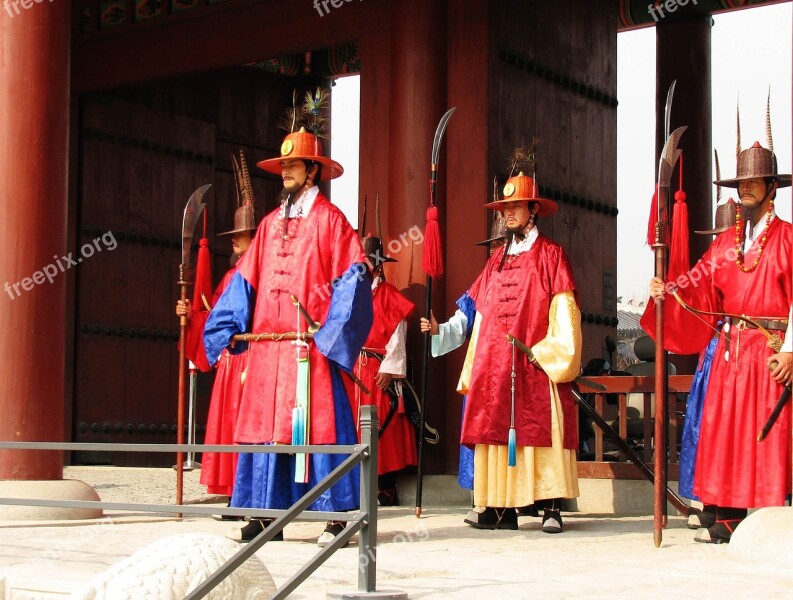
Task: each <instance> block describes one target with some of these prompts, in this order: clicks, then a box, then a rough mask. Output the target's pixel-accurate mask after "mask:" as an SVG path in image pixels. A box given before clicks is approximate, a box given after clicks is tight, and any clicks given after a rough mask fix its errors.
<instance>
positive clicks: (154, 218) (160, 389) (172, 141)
mask: <svg viewBox="0 0 793 600" xmlns="http://www.w3.org/2000/svg"><path fill="white" fill-rule="evenodd" d="M81 121H82V123H81V132H80V158H79V160H80V166H79V173H80V181H79V184H78V185H79V203H78V227H77V232H78V235H79V241H78V242H77V247H76V248H75V249H74V251H73V253H72V259H73V260H74V261H75V262H76V263H78V264H77V265H76V266H73V267H72V268H75V269H76V292H75V298H76V315H75V319H76V333H75V344H76V348H75V366H74V370H75V371H74V386H75V387H74V407H73V419H72V424H73V439H74V440H75V441H78V442H114V443H119V442H126V443H173V442H175V441H176V429H177V428H176V416H177V401H176V395H177V379H178V377H177V375H178V341H177V340H178V332H179V322H178V319H177V317H176V315H175V313H174V306H175V304H176V300H177V299H178V295H179V291H178V288H177V285H176V282H177V279H178V266H179V263H180V262H181V226H182V214H183V211H184V206H185V204H186V202H187V200H188V198H189V197H190V194H191V193H192V192H193V191H194V190H195V189H196V188H198V187H199V186H201V185H203V184H205V183H214V152H215V126H214V124H210V123H205V122H201V121H196V120H194V119H188V118H185V117H179V116H174V115H171V114H168V113H165V112H162V111H158V110H154V109H151V108H147V107H143V106H139V105H135V104H129V103H126V102H121V101H117V100H111V99H107V98H101V97H94V96H90V97H84V98H83V99H82V119H81ZM208 199H209V200H210V201H211V192H210V195H209V196H208ZM197 229H198V231H197V237H198V236H200V224H199V226H198V228H197ZM197 237H196V239H197ZM191 262H193V263H194V262H195V254H193V259H192V261H191ZM203 387H204V388H205V389H206V388H208V387H209V386H208V385H204V386H203ZM202 396H204V397H203V398H202V399H201V400H202V402H201V414H199V415H198V417H197V422H198V423H201V424H203V423H204V422H205V420H206V417H205V414H206V405H207V404H208V398H207V396H208V394H207V393H206V391H205V392H204V393H203V394H202ZM185 414H187V413H185ZM72 460H73V462H76V463H82V464H115V465H141V466H165V465H171V464H173V462H174V455H172V454H168V455H163V454H159V455H156V454H141V453H124V454H121V453H109V452H108V453H104V454H102V453H95V452H91V453H78V454H76V455H75V456H73V458H72Z"/></svg>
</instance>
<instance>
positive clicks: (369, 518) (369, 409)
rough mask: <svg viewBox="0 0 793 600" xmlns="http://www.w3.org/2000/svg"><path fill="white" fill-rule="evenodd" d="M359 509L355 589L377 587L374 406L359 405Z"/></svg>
mask: <svg viewBox="0 0 793 600" xmlns="http://www.w3.org/2000/svg"><path fill="white" fill-rule="evenodd" d="M360 423H361V443H362V444H363V445H364V446H368V450H367V451H366V452H365V453H364V456H363V460H362V461H361V512H362V513H363V514H365V515H366V517H365V520H364V523H363V526H362V527H361V531H360V540H361V543H360V544H359V545H358V591H359V592H374V591H375V590H376V589H377V441H378V440H377V434H378V423H377V406H372V405H365V406H362V407H361V418H360Z"/></svg>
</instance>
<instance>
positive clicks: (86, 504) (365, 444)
mask: <svg viewBox="0 0 793 600" xmlns="http://www.w3.org/2000/svg"><path fill="white" fill-rule="evenodd" d="M360 410H361V417H360V426H361V444H356V445H338V446H337V445H317V446H292V445H280V444H279V445H270V446H264V445H242V446H240V445H203V444H100V443H79V442H0V450H3V449H9V450H11V449H13V450H82V451H89V452H90V451H102V452H196V451H198V452H228V453H255V454H260V453H271V454H294V453H306V454H349V455H350V456H348V457H347V458H346V459H345V460H344V461H343V462H342V463H341V464H340V465H338V466H337V467H336V468H335V469H334V470H333V471H332V472H331V473H330V474H329V475H328V476H327V477H325V478H324V479H323V480H322V481H319V482H318V483H317V485H316V486H314V487H313V488H312V489H311V490H309V491H308V492H307V493H306V494H305V495H304V496H303V497H302V498H300V500H298V501H297V502H296V503H295V504H293V505H292V506H291V507H290V508H289V509H288V510H285V511H284V510H273V509H252V508H226V509H221V510H218V509H217V508H213V507H206V506H194V505H184V504H172V505H168V504H142V503H138V504H135V503H120V502H101V501H100V502H96V501H87V500H42V499H38V498H0V504H9V505H22V506H55V507H65V508H107V509H111V510H130V511H134V510H138V511H141V512H156V513H173V512H174V509H178V510H179V512H178V514H196V515H201V514H218V513H220V514H224V515H225V514H228V515H235V516H251V517H257V518H275V521H273V522H272V523H271V524H270V525H269V526H268V527H267V528H266V529H265V530H264V531H262V532H261V533H260V534H259V535H257V536H256V537H255V538H254V539H253V540H252V541H251V542H249V543H248V544H246V545H245V546H243V547H242V548H241V549H240V550H239V551H238V552H237V553H236V554H235V555H234V556H232V557H231V558H230V559H229V560H228V561H227V562H226V563H225V564H224V565H223V566H221V567H220V568H219V569H218V570H217V571H215V572H214V573H213V574H212V575H210V576H209V577H208V578H207V579H206V580H205V581H204V582H203V583H202V584H201V585H200V586H199V587H198V588H196V589H195V590H194V591H193V592H191V593H190V594H189V595H188V596H187V597H186V600H197V599H199V598H203V597H204V596H206V595H207V594H208V593H209V592H210V591H212V589H214V588H215V587H216V586H218V585H219V584H220V583H221V582H222V581H223V580H224V579H225V578H226V577H228V576H229V575H230V574H231V573H233V572H234V570H235V569H236V568H237V567H239V566H240V565H242V564H243V563H244V562H245V561H246V560H247V559H248V558H250V557H251V556H252V555H253V554H254V553H255V552H256V551H257V550H259V549H260V548H261V547H262V546H263V545H264V544H266V543H267V542H268V541H269V540H271V539H272V538H273V537H274V536H275V535H276V534H277V533H278V532H280V531H281V530H283V528H284V527H286V525H287V524H288V523H290V522H292V521H294V520H297V519H298V518H300V519H301V520H311V521H313V520H317V521H319V520H323V521H324V520H337V521H341V520H346V521H348V523H347V526H346V527H345V528H344V529H343V530H342V531H341V532H340V533H339V534H338V535H337V536H336V537H335V538H334V540H333V541H332V542H330V543H329V544H328V545H326V546H325V547H324V548H323V549H322V550H321V551H320V552H318V553H317V554H316V555H315V556H314V557H313V558H312V559H311V560H310V561H309V562H308V563H306V564H305V565H303V567H302V568H301V569H299V570H298V571H297V572H296V573H295V574H294V575H293V576H292V577H291V578H290V579H289V581H287V582H286V583H285V584H284V585H283V586H281V587H280V588H279V589H278V590H277V591H276V593H275V594H274V595H273V596H272V598H274V599H280V598H286V597H287V596H288V595H289V594H290V593H291V592H292V591H294V590H295V589H296V588H297V587H298V586H299V585H300V584H301V583H302V582H303V581H305V580H306V579H307V578H308V577H309V576H310V575H311V574H312V573H313V572H314V571H315V570H316V569H318V568H319V567H320V566H321V565H322V564H323V563H324V562H325V561H326V560H327V559H328V558H329V557H330V556H331V555H332V554H333V553H334V552H335V551H336V550H338V549H339V548H342V547H344V545H346V543H347V541H348V540H349V539H350V538H351V537H352V536H353V535H355V534H356V533H359V532H360V543H359V544H358V561H357V563H358V591H359V592H366V593H372V592H375V591H376V582H377V569H376V564H377V443H378V440H377V431H378V423H377V407H376V406H372V405H366V406H362V407H361V409H360ZM358 464H360V465H361V484H360V509H359V511H358V512H357V513H352V514H351V513H345V512H320V511H306V509H307V508H308V507H309V506H310V505H311V504H312V503H313V502H314V501H315V500H316V499H317V498H319V496H320V495H322V494H323V493H324V492H325V491H327V490H328V489H330V487H331V486H333V484H335V483H336V482H338V481H339V480H340V479H341V478H342V477H343V476H344V475H345V474H347V473H349V472H350V471H351V470H352V469H353V468H355V466H356V465H358ZM304 512H308V513H309V514H308V516H306V515H301V513H304Z"/></svg>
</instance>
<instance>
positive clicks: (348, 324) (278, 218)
mask: <svg viewBox="0 0 793 600" xmlns="http://www.w3.org/2000/svg"><path fill="white" fill-rule="evenodd" d="M258 164H259V167H260V168H262V169H264V170H267V171H270V172H273V173H278V174H280V175H281V177H282V180H283V183H284V189H285V192H286V193H285V194H284V200H283V202H282V204H281V206H280V207H279V208H278V209H276V210H274V211H273V212H271V213H270V214H268V215H267V216H266V217H265V218H264V219H263V220H262V222H261V223H260V225H259V228H258V230H257V233H256V237H255V238H254V241H253V243H252V244H251V246H250V248H249V249H248V251H247V252H246V254H245V256H244V257H243V259H242V260H241V261H240V263H239V264H238V266H237V269H238V272H237V274H236V275H235V276H234V277H233V278H232V281H231V283H230V284H229V286H228V288H227V289H226V291H225V292H224V293H223V295H222V296H221V298H220V299H219V301H218V304H217V305H216V306H215V308H214V309H213V311H212V314H211V315H210V317H209V320H208V321H207V325H206V328H205V330H204V342H205V345H206V348H207V357H208V359H209V360H210V362H214V361H216V360H217V358H218V356H219V355H220V352H221V350H222V349H223V348H224V347H226V346H229V344H230V342H231V338H232V336H233V335H234V334H238V333H244V332H250V333H253V334H266V335H263V336H261V338H260V341H255V342H250V350H249V352H248V374H247V378H246V380H245V386H244V388H243V393H242V400H241V404H240V412H239V417H238V419H237V425H236V430H235V434H234V441H235V442H237V443H240V444H290V443H292V440H293V425H295V424H297V423H293V414H295V413H294V411H293V409H295V408H296V405H297V400H298V394H299V393H300V394H301V397H304V398H308V402H307V404H306V405H305V407H304V408H305V413H306V414H305V415H304V416H303V419H302V426H303V427H304V428H305V429H303V433H304V434H305V435H306V441H307V443H309V444H355V443H356V441H357V438H356V434H355V423H354V421H353V417H352V411H351V409H350V403H349V399H348V397H347V393H346V391H345V388H344V383H343V382H342V374H341V371H342V370H344V371H351V370H352V368H353V365H354V363H355V360H356V359H357V357H358V353H359V352H360V349H361V347H362V346H363V343H364V341H365V340H366V338H367V336H368V335H369V330H370V328H371V325H372V293H371V287H370V286H371V282H370V279H369V276H368V273H367V269H366V265H365V263H364V256H363V249H362V248H361V242H360V241H359V239H358V237H357V235H356V234H355V231H354V230H353V229H352V227H351V226H350V224H349V223H348V222H347V219H346V218H345V217H344V215H343V213H342V212H341V211H340V210H339V209H338V208H337V207H335V206H334V205H332V204H331V203H330V201H329V200H328V199H327V198H326V197H325V196H324V195H323V194H322V193H320V191H319V188H317V187H316V185H315V183H316V182H318V181H319V180H320V178H321V177H323V176H325V177H327V178H330V179H332V178H334V177H338V176H339V175H341V173H342V172H343V169H342V168H341V165H339V164H338V163H337V162H336V161H333V160H331V159H330V158H327V157H325V156H322V146H321V144H320V142H319V140H318V138H317V137H316V136H315V135H314V134H313V133H310V132H307V131H305V130H304V129H302V128H301V130H300V131H298V132H295V133H291V134H289V135H287V136H286V139H285V140H284V142H283V144H282V145H281V156H280V157H279V158H274V159H269V160H265V161H262V162H260V163H258ZM293 296H294V297H295V298H296V299H297V300H299V301H300V302H301V303H302V305H303V307H305V309H306V311H307V313H308V315H309V316H310V317H311V319H312V320H313V321H316V322H318V323H319V329H318V330H317V331H316V332H315V333H314V334H313V339H310V340H309V341H308V342H307V346H303V345H296V344H295V343H293V341H292V340H289V339H285V338H286V337H290V336H283V335H282V334H290V333H291V338H292V339H294V337H296V336H295V334H298V336H299V334H301V333H306V331H307V330H308V327H309V324H308V322H307V320H306V319H305V318H304V317H303V316H301V314H300V313H299V311H298V310H297V308H296V306H295V304H294V303H293V301H292V297H293ZM247 345H248V344H247V343H236V344H234V346H233V347H231V352H232V353H236V352H240V351H242V350H243V349H244V348H245V347H246V346H247ZM305 359H308V367H309V368H308V370H307V373H306V372H305V371H304V370H303V367H304V366H306V365H305V363H302V365H301V369H298V360H301V361H304V360H305ZM299 374H301V377H305V379H304V380H302V379H301V382H300V387H299V385H298V375H299ZM345 458H346V457H344V456H342V455H335V454H334V455H327V454H316V455H311V456H310V462H309V464H308V465H307V466H305V467H301V465H300V464H298V463H297V462H296V461H297V457H296V456H295V455H291V456H290V455H286V454H263V453H255V454H241V455H240V458H239V463H238V467H237V478H236V482H235V486H234V495H233V497H232V501H231V505H232V506H235V507H254V508H274V509H287V508H289V507H290V506H291V505H292V504H294V503H295V502H296V501H297V500H298V499H300V497H302V496H303V495H304V494H305V493H306V492H307V491H308V490H309V489H310V488H311V487H313V486H314V485H316V483H317V481H319V480H321V479H322V478H323V477H325V476H326V475H327V474H329V473H330V472H331V470H333V469H334V468H335V467H336V466H337V465H338V464H340V463H341V462H342V461H343V460H344V459H345ZM301 473H304V474H305V478H304V479H303V476H302V475H301ZM296 478H297V479H300V480H301V481H296ZM358 504H359V474H358V471H357V469H355V470H353V471H352V472H351V473H349V474H348V475H347V476H345V477H343V478H342V479H341V480H340V481H339V482H338V483H336V484H335V485H334V486H333V487H331V489H330V490H328V491H327V492H325V494H323V495H322V496H321V497H320V498H319V499H318V500H317V501H316V502H314V503H313V504H312V505H311V509H313V510H322V511H332V512H336V511H347V510H353V509H355V508H357V507H358ZM331 525H333V527H332V529H333V532H331V531H330V530H329V529H328V528H331ZM264 526H266V523H264V522H261V521H258V520H256V519H253V520H251V523H250V524H249V526H247V527H246V529H245V530H244V531H243V532H242V539H243V540H245V539H252V537H253V536H255V534H256V533H258V532H259V531H261V530H262V528H263V527H264ZM339 527H340V526H339V524H338V523H329V524H328V528H326V533H335V532H337V531H336V529H338V531H341V528H343V526H341V528H339ZM326 537H327V536H324V534H323V538H326ZM323 538H321V539H320V543H321V544H322V543H324V542H323ZM330 539H333V535H330Z"/></svg>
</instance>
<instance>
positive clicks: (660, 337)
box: [652, 81, 687, 548]
mask: <svg viewBox="0 0 793 600" xmlns="http://www.w3.org/2000/svg"><path fill="white" fill-rule="evenodd" d="M675 83H676V82H675V81H673V82H672V85H670V86H669V91H668V92H667V95H666V107H665V110H664V133H665V134H666V141H665V143H664V147H663V150H662V151H661V158H660V160H659V162H658V181H657V183H658V213H657V214H656V221H655V240H654V243H653V245H652V248H653V252H654V253H655V276H656V277H658V278H659V279H661V281H665V280H666V266H667V260H668V253H669V243H668V227H667V225H668V222H669V183H670V181H671V179H672V171H673V170H674V168H675V163H676V162H677V159H678V158H679V157H680V150H678V149H677V143H678V141H679V140H680V136H682V135H683V132H684V131H685V130H686V129H687V128H686V127H678V128H677V129H675V130H674V131H673V132H672V133H671V134H670V133H669V129H670V121H671V115H672V98H673V96H674V93H675ZM655 311H656V312H655V432H654V439H655V489H654V492H655V493H654V496H653V542H654V543H655V547H656V548H659V547H660V546H661V541H662V539H663V535H662V529H663V527H664V526H665V524H666V522H665V521H666V489H667V485H666V464H667V463H666V461H667V459H666V448H667V439H666V400H667V393H668V390H669V379H668V369H667V361H668V356H667V353H666V351H665V350H664V301H663V299H661V300H656V307H655Z"/></svg>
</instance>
